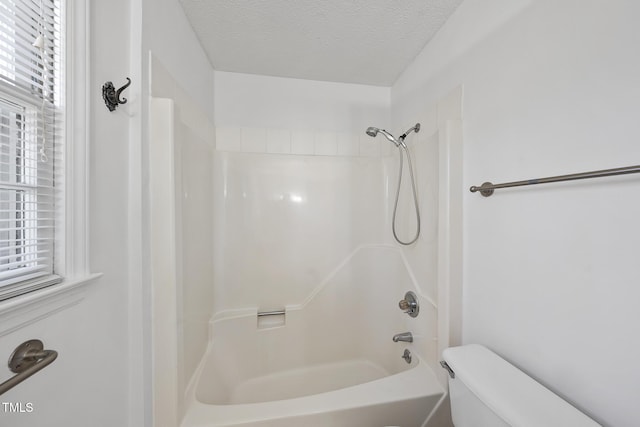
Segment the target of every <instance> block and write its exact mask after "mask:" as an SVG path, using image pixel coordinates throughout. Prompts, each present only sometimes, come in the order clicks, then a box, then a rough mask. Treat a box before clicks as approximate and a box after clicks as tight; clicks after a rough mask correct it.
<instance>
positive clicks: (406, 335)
mask: <svg viewBox="0 0 640 427" xmlns="http://www.w3.org/2000/svg"><path fill="white" fill-rule="evenodd" d="M398 341H403V342H413V335H412V334H411V332H403V333H401V334H395V335H394V336H393V342H398Z"/></svg>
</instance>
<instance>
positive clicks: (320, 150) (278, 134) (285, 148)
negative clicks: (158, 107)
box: [216, 126, 393, 157]
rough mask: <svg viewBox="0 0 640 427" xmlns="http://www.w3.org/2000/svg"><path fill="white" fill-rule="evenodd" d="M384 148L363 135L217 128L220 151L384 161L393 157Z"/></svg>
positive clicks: (254, 128)
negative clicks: (376, 158) (362, 158)
mask: <svg viewBox="0 0 640 427" xmlns="http://www.w3.org/2000/svg"><path fill="white" fill-rule="evenodd" d="M392 148H393V147H391V144H383V143H382V142H381V141H380V140H379V139H372V138H371V137H369V136H367V135H365V134H364V132H362V135H360V132H358V133H355V132H334V131H325V130H316V131H310V130H297V129H295V130H290V129H267V128H256V127H234V126H221V127H216V150H217V151H228V152H238V153H263V154H291V155H306V156H337V157H384V156H390V155H392Z"/></svg>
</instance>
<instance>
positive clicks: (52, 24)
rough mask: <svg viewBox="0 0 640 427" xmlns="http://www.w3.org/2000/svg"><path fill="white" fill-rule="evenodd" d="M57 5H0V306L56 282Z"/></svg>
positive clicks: (14, 1) (20, 1)
mask: <svg viewBox="0 0 640 427" xmlns="http://www.w3.org/2000/svg"><path fill="white" fill-rule="evenodd" d="M60 11H61V5H60V0H3V1H2V2H1V3H0V301H1V300H5V299H8V298H11V297H14V296H17V295H21V294H24V293H26V292H30V291H33V290H36V289H41V288H43V287H46V286H50V285H52V284H55V283H58V282H60V281H61V278H60V276H58V275H57V274H56V273H57V272H56V271H55V269H54V263H55V254H56V247H55V246H56V243H57V242H58V241H59V236H58V234H59V233H58V232H57V230H58V229H59V226H58V224H57V223H58V221H59V212H60V209H61V208H62V207H61V206H60V205H61V201H60V200H59V199H60V195H61V194H62V193H61V191H60V185H59V181H61V180H60V179H59V176H61V175H60V171H61V170H63V168H62V166H63V165H62V162H61V155H60V153H62V150H61V148H62V147H61V142H62V139H61V135H62V129H63V126H61V123H62V111H63V110H62V105H61V104H62V103H61V87H62V85H61V82H62V79H61V72H62V66H61V64H62V63H63V62H62V60H61V59H62V58H61V57H62V54H61V52H62V48H61V43H62V37H61V35H62V32H61V25H62V19H61V13H60Z"/></svg>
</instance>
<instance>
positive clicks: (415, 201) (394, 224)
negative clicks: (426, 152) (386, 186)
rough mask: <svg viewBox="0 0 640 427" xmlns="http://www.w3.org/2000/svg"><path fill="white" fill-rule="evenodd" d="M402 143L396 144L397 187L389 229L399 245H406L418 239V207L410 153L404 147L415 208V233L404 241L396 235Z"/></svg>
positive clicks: (400, 183) (400, 182)
mask: <svg viewBox="0 0 640 427" xmlns="http://www.w3.org/2000/svg"><path fill="white" fill-rule="evenodd" d="M402 150H403V145H402V144H400V145H398V151H399V152H400V167H399V171H400V172H399V173H398V188H397V189H396V202H395V205H394V206H393V218H392V223H391V230H392V231H393V237H394V238H395V239H396V241H397V242H398V243H400V244H401V245H405V246H408V245H410V244H412V243H414V242H415V241H416V240H418V237H419V236H420V209H419V208H418V195H417V194H416V183H415V178H414V176H413V166H412V164H411V153H409V150H408V149H406V148H404V150H405V151H406V152H407V163H408V164H409V175H410V176H411V190H412V191H413V205H414V206H415V208H416V223H417V226H416V234H415V236H414V237H413V239H411V240H410V241H408V242H404V241H402V240H400V238H399V237H398V234H397V233H396V212H397V211H398V199H399V198H400V187H401V185H402V164H403V163H404V161H403V153H402Z"/></svg>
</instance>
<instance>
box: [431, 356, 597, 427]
mask: <svg viewBox="0 0 640 427" xmlns="http://www.w3.org/2000/svg"><path fill="white" fill-rule="evenodd" d="M442 356H443V358H444V360H445V361H446V362H447V364H448V365H449V367H450V368H451V369H452V370H453V372H455V380H460V381H461V382H462V383H464V384H465V386H466V387H467V388H468V389H469V390H470V391H471V392H472V393H473V394H474V395H475V396H476V397H477V398H478V399H480V400H481V401H482V402H483V403H484V404H485V405H486V406H487V407H489V408H490V409H491V410H492V411H493V412H494V413H495V414H496V415H498V416H499V417H500V418H502V419H503V420H504V421H505V422H507V423H508V424H509V425H512V426H522V427H529V426H531V427H534V426H535V427H538V426H545V427H555V426H557V427H592V426H593V427H596V426H600V424H598V423H596V422H595V421H593V420H592V419H591V418H589V417H587V416H586V415H585V414H583V413H582V412H580V411H578V410H577V409H576V408H574V407H573V406H571V405H570V404H569V403H568V402H566V401H565V400H563V399H562V398H560V397H559V396H557V395H556V394H554V393H553V392H552V391H551V390H549V389H547V388H545V387H544V386H543V385H541V384H540V383H538V382H537V381H535V380H534V379H533V378H531V377H529V376H528V375H526V374H525V373H524V372H522V371H521V370H519V369H518V368H516V367H515V366H513V365H512V364H510V363H509V362H507V361H506V360H504V359H503V358H501V357H500V356H498V355H497V354H495V353H493V352H492V351H491V350H489V349H488V348H486V347H484V346H482V345H479V344H468V345H464V346H460V347H451V348H448V349H446V350H444V352H443V353H442ZM455 380H454V381H455ZM452 404H454V405H455V402H453V403H452Z"/></svg>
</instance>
